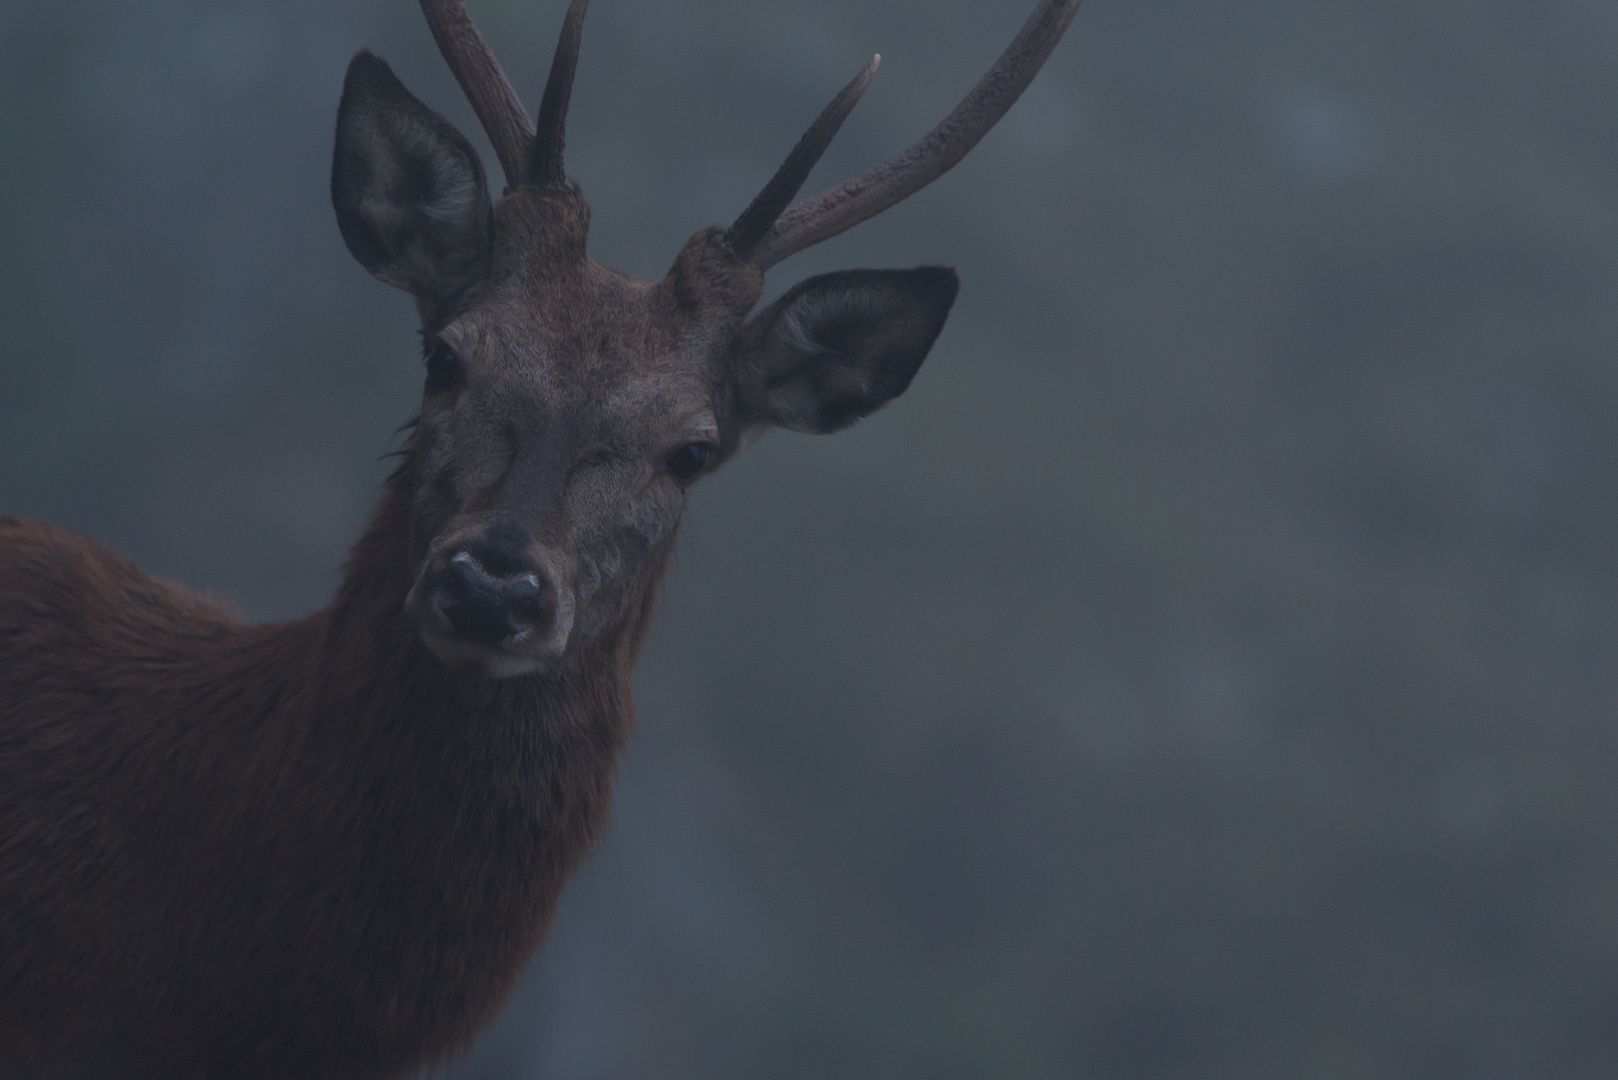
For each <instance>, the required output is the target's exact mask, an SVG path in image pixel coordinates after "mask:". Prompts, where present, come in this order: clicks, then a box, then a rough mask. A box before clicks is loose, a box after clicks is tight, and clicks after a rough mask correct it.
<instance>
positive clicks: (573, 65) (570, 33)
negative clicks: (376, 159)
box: [421, 0, 590, 188]
mask: <svg viewBox="0 0 1618 1080" xmlns="http://www.w3.org/2000/svg"><path fill="white" fill-rule="evenodd" d="M589 6H590V0H573V3H572V5H571V6H570V7H569V8H568V9H567V17H566V19H564V20H563V22H562V37H561V40H560V41H558V42H557V44H556V58H555V59H554V60H553V61H552V63H551V75H550V79H549V80H548V81H547V82H546V84H545V97H544V99H543V100H542V101H541V102H540V105H539V130H538V132H536V131H535V130H534V123H533V121H531V120H529V119H528V111H527V110H526V109H524V108H523V107H522V100H521V99H520V98H518V97H517V91H515V90H513V89H512V88H511V82H510V80H508V79H507V78H506V73H505V72H504V71H502V70H501V69H500V61H498V60H496V59H495V58H494V52H493V50H491V49H490V48H489V44H488V42H486V41H484V40H483V35H482V34H480V33H478V28H477V26H475V25H474V24H473V22H472V17H471V16H470V15H468V14H467V13H466V5H465V4H464V3H462V0H421V11H422V14H424V15H426V16H427V27H428V29H430V30H431V31H432V32H433V40H434V41H436V42H438V51H439V52H441V53H443V54H444V61H445V62H446V63H448V64H449V69H450V71H452V72H454V73H455V81H456V82H458V83H460V84H461V89H462V90H463V91H465V93H466V97H467V100H468V101H470V102H471V103H472V111H473V112H475V113H477V116H478V120H479V121H480V122H481V123H482V124H483V130H484V131H486V132H488V134H489V141H490V142H491V143H493V144H494V152H495V156H496V157H498V158H499V159H500V167H501V168H502V169H503V170H505V174H506V186H507V187H508V188H511V187H521V186H522V185H524V184H539V185H542V186H546V187H555V186H560V185H562V184H565V183H566V182H567V174H566V173H565V172H564V171H563V168H562V137H563V133H564V130H565V128H566V125H567V104H568V99H569V98H570V97H571V96H572V93H573V73H574V71H575V70H576V69H577V68H578V66H579V39H580V37H581V36H582V34H583V30H584V12H585V9H586V8H588V7H589Z"/></svg>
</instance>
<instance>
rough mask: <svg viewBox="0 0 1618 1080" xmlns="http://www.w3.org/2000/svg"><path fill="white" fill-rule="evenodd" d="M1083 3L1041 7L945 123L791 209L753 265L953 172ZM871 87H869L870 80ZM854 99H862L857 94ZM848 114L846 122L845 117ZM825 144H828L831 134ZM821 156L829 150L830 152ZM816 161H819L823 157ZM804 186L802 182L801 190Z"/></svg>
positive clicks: (1044, 2)
mask: <svg viewBox="0 0 1618 1080" xmlns="http://www.w3.org/2000/svg"><path fill="white" fill-rule="evenodd" d="M1079 3H1080V0H1040V4H1039V6H1038V7H1037V8H1035V9H1034V13H1033V15H1031V16H1030V17H1029V19H1028V22H1027V23H1025V24H1024V25H1023V28H1022V30H1021V31H1020V32H1019V33H1018V34H1017V37H1016V38H1015V39H1014V40H1013V41H1012V43H1011V45H1010V47H1008V48H1007V49H1006V51H1005V52H1004V53H1003V54H1002V55H1001V57H1000V59H999V60H997V61H996V62H995V65H994V66H993V67H992V68H990V69H989V73H988V74H987V75H985V76H983V78H982V80H981V81H979V83H978V84H977V86H975V87H973V88H972V92H971V93H970V94H967V95H966V97H965V98H964V99H963V100H962V101H961V103H960V104H959V105H957V106H955V109H954V111H953V112H951V113H950V114H949V115H948V116H947V117H945V118H944V122H943V123H941V124H939V125H938V126H937V127H935V128H934V129H933V130H932V131H931V132H929V133H928V134H927V135H925V136H923V137H922V139H921V140H920V141H918V142H917V143H916V144H915V145H914V146H912V147H911V148H910V149H908V150H906V151H905V152H904V153H902V154H900V155H898V156H897V157H894V158H890V159H889V160H887V161H885V162H883V163H882V164H881V165H877V166H875V167H874V168H870V169H867V170H866V171H865V172H863V173H861V174H860V175H858V176H856V177H854V179H852V180H849V181H847V182H846V183H844V184H843V185H842V186H840V187H836V188H833V189H832V190H830V191H826V192H823V193H821V194H819V195H816V196H814V197H812V198H808V199H803V200H800V201H799V202H796V203H793V204H792V205H791V206H789V207H787V208H786V210H785V211H784V212H783V213H782V214H781V215H780V217H779V219H778V220H776V222H775V224H774V227H773V228H771V229H770V230H769V232H768V233H767V234H765V235H764V236H763V239H762V240H760V241H759V242H758V244H757V245H756V246H751V245H750V252H749V254H750V255H751V258H752V260H753V262H755V263H756V264H757V265H758V266H759V267H761V268H763V269H768V268H770V267H772V266H774V265H775V264H776V263H778V262H780V261H781V260H782V259H785V258H786V257H787V256H789V255H793V254H796V253H797V252H799V251H802V250H803V249H804V248H807V247H810V246H812V245H814V244H818V243H820V242H821V241H822V240H829V239H831V238H832V237H833V236H836V235H837V234H838V233H840V232H843V231H845V230H847V229H850V228H853V227H854V226H855V225H858V224H859V223H860V222H862V221H864V220H865V219H866V218H870V217H875V216H876V215H877V214H880V213H881V212H882V211H884V210H886V209H888V208H889V207H890V206H893V205H894V204H895V203H898V202H899V201H901V200H902V199H905V198H907V197H909V196H911V195H914V194H915V193H916V192H918V191H920V190H921V189H922V188H924V187H926V186H927V185H928V184H930V183H932V182H933V181H934V180H937V179H938V178H939V177H940V176H942V175H944V173H946V172H948V171H949V170H950V169H952V168H954V167H955V165H956V163H958V162H959V161H960V160H961V159H962V158H964V157H965V156H966V155H967V154H968V153H970V152H971V150H972V148H973V147H974V146H976V145H977V144H978V142H979V141H980V140H981V139H982V138H983V136H985V135H987V134H988V133H989V129H990V128H992V127H994V125H995V124H996V123H998V122H999V120H1000V118H1001V117H1002V116H1004V115H1005V114H1006V110H1007V109H1009V108H1011V106H1012V104H1013V103H1014V102H1015V101H1016V100H1017V98H1019V97H1020V96H1022V92H1023V91H1024V90H1026V89H1027V88H1028V84H1029V83H1031V82H1033V80H1034V76H1035V75H1037V74H1038V73H1039V69H1040V68H1041V67H1042V66H1044V63H1045V60H1046V59H1047V58H1048V57H1049V56H1050V55H1051V51H1052V50H1053V49H1055V48H1056V43H1057V42H1059V41H1061V40H1062V34H1063V33H1064V32H1065V31H1066V30H1067V27H1068V23H1070V22H1072V21H1073V16H1074V14H1075V13H1076V12H1077V11H1078V10H1079ZM862 74H864V73H862ZM857 81H858V80H856V82H857ZM866 81H867V82H868V81H869V77H868V76H867V77H866ZM851 88H852V87H851ZM861 89H863V87H861ZM847 94H848V90H845V91H843V94H841V95H839V96H838V101H841V100H842V99H843V97H844V96H846V95H847ZM855 96H856V99H857V97H858V95H857V94H856V95H855ZM833 106H834V107H835V106H836V102H833ZM848 107H849V108H852V107H853V103H852V102H849V106H848ZM832 111H833V110H832V109H831V108H828V109H827V110H826V113H825V114H822V116H821V118H820V119H819V120H817V121H816V122H815V126H814V127H812V128H810V134H809V135H805V136H804V139H803V141H802V142H800V143H799V147H798V149H797V150H794V151H793V154H792V157H790V158H788V159H787V160H788V164H791V163H792V162H793V161H794V160H795V159H797V158H798V157H799V156H800V151H801V150H802V149H803V147H804V145H805V144H807V143H809V142H810V136H811V135H814V134H815V132H816V131H817V130H820V129H821V128H822V127H823V125H824V124H825V122H826V116H827V115H829V114H831V113H832ZM843 115H844V116H846V115H847V111H846V110H844V113H843ZM841 122H842V118H841V117H838V119H837V121H836V123H834V124H833V125H832V126H831V131H832V132H835V131H836V124H840V123H841ZM826 139H827V141H829V139H830V135H829V134H827V135H826ZM820 149H822V150H824V149H825V147H824V145H821V147H820ZM814 156H815V157H819V154H818V153H816V154H815V155H814ZM813 165H814V161H813V160H812V159H811V160H809V161H808V163H807V166H806V167H804V168H803V173H804V175H805V176H807V174H808V171H809V168H812V167H813ZM786 172H787V166H785V165H783V166H782V168H781V173H778V174H777V176H776V179H775V180H772V181H771V182H770V186H769V187H768V188H766V189H765V191H766V192H769V191H770V190H771V189H772V188H776V187H777V186H778V184H779V181H780V180H781V174H784V173H786ZM802 182H803V180H802V178H800V179H799V180H798V183H799V184H802ZM787 197H788V198H790V197H791V196H790V195H788V196H787ZM762 201H763V196H762V195H761V196H760V197H759V199H757V200H754V206H757V205H758V203H759V202H762ZM753 213H754V207H749V208H748V210H747V212H746V213H744V214H743V215H742V217H741V219H738V221H737V222H736V224H735V225H734V226H732V227H731V231H732V232H733V233H734V232H736V231H738V230H739V229H740V228H741V225H742V223H743V221H747V220H748V218H749V215H751V214H753Z"/></svg>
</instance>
